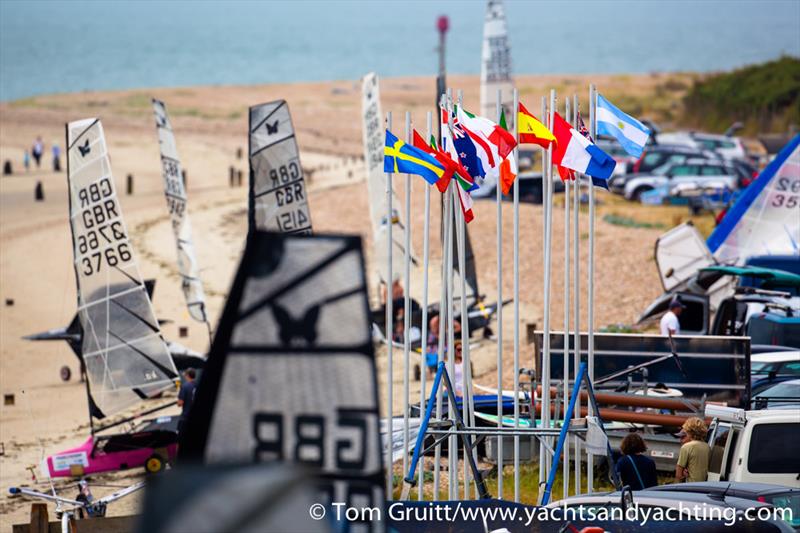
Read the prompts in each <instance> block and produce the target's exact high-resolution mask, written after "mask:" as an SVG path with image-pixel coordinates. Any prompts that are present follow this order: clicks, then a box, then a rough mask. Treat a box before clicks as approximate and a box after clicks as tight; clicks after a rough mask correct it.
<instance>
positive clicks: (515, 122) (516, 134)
mask: <svg viewBox="0 0 800 533" xmlns="http://www.w3.org/2000/svg"><path fill="white" fill-rule="evenodd" d="M512 94H513V106H514V107H513V108H512V112H511V117H510V118H511V119H513V122H512V124H513V126H512V134H513V135H514V139H515V140H516V141H517V144H516V145H515V146H514V151H513V153H514V161H515V162H516V161H518V160H519V158H518V155H519V151H518V150H519V148H518V146H519V125H518V123H519V120H518V118H519V117H518V116H517V114H518V113H519V92H518V91H517V89H514V91H513V93H512ZM517 173H519V168H517ZM518 181H519V180H518V179H516V178H515V179H514V427H515V428H519V187H518V186H517V183H518ZM498 183H499V181H498ZM497 305H498V307H502V306H503V302H502V300H500V299H498V301H497ZM500 389H501V390H502V387H500ZM519 500H520V486H519V435H514V501H515V502H519Z"/></svg>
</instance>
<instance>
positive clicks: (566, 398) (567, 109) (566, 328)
mask: <svg viewBox="0 0 800 533" xmlns="http://www.w3.org/2000/svg"><path fill="white" fill-rule="evenodd" d="M564 111H565V114H566V117H565V118H566V120H567V122H570V121H571V120H572V109H571V108H570V99H569V97H567V98H565V99H564ZM569 181H570V180H568V179H567V180H564V351H563V352H562V356H563V362H564V372H563V374H562V382H563V389H564V411H563V412H564V415H565V416H566V413H567V407H568V406H569V337H570V335H569V304H570V299H569V279H570V271H569V252H570V249H569V202H570V201H571V200H572V199H571V198H570V195H569V189H570V187H569ZM562 423H564V424H566V423H567V420H566V418H565V419H564V420H563V421H562ZM569 455H570V454H569V442H567V445H566V446H564V458H563V463H562V464H563V467H562V469H561V470H562V475H563V484H564V498H566V497H567V496H569Z"/></svg>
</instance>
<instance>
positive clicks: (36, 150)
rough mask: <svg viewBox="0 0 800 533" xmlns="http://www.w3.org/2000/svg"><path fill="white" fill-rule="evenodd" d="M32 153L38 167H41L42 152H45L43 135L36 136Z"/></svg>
mask: <svg viewBox="0 0 800 533" xmlns="http://www.w3.org/2000/svg"><path fill="white" fill-rule="evenodd" d="M31 154H33V160H34V161H36V168H39V167H40V166H41V164H42V154H44V143H43V142H42V138H41V137H36V140H35V141H34V143H33V148H31Z"/></svg>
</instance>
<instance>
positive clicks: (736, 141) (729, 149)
mask: <svg viewBox="0 0 800 533" xmlns="http://www.w3.org/2000/svg"><path fill="white" fill-rule="evenodd" d="M690 135H691V137H692V139H694V141H695V142H696V143H697V144H698V145H699V146H700V147H702V148H705V149H707V150H713V151H715V152H717V153H718V154H720V155H721V156H722V157H724V158H725V159H746V158H747V150H745V147H744V144H742V140H741V139H740V138H739V137H731V136H727V135H716V134H712V133H691V134H690Z"/></svg>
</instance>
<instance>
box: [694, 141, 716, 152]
mask: <svg viewBox="0 0 800 533" xmlns="http://www.w3.org/2000/svg"><path fill="white" fill-rule="evenodd" d="M696 140H697V142H698V143H700V146H702V147H703V148H708V149H709V150H713V149H714V148H716V146H714V141H712V140H710V139H696Z"/></svg>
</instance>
